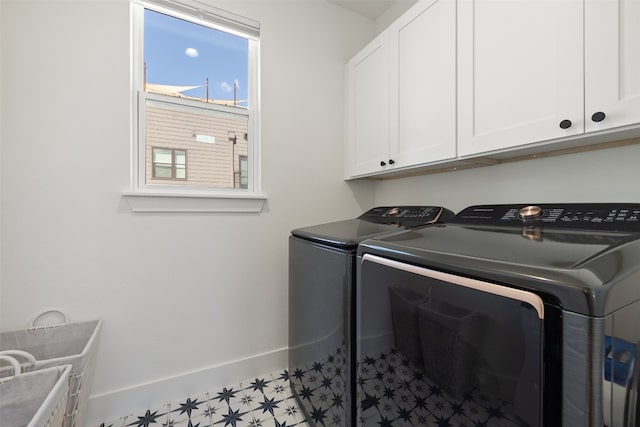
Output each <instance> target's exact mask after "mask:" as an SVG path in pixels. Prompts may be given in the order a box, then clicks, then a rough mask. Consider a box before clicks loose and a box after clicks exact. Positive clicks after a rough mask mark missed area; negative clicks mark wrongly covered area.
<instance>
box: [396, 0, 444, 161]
mask: <svg viewBox="0 0 640 427" xmlns="http://www.w3.org/2000/svg"><path fill="white" fill-rule="evenodd" d="M455 8H456V5H455V2H454V1H451V0H436V1H423V2H420V3H418V4H417V6H416V7H414V8H412V9H410V10H409V11H408V12H407V13H406V14H404V15H403V16H402V17H401V18H400V19H399V20H397V21H396V22H395V23H394V24H393V25H392V26H391V27H390V28H389V30H390V34H389V36H390V45H391V47H390V58H391V69H390V74H391V93H392V96H391V121H390V128H391V135H390V146H389V155H390V159H391V160H393V161H394V162H395V166H396V167H403V166H413V165H417V164H423V163H429V162H435V161H439V160H443V159H451V158H453V157H455V155H456V97H455V93H456V54H455V52H456V22H455V20H456V9H455Z"/></svg>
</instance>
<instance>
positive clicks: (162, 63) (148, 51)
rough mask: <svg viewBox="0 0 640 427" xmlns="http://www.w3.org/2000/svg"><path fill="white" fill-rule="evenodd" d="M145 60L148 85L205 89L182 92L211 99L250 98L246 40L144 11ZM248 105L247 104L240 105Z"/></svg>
mask: <svg viewBox="0 0 640 427" xmlns="http://www.w3.org/2000/svg"><path fill="white" fill-rule="evenodd" d="M144 20H145V22H144V58H145V62H146V64H147V83H155V84H164V85H178V86H200V85H201V86H202V87H201V88H198V89H193V90H190V91H186V92H183V93H184V94H185V95H189V96H195V97H200V98H204V97H205V91H206V89H205V81H206V78H207V77H208V78H209V98H210V99H233V84H234V82H237V99H238V100H246V99H247V81H248V79H247V70H248V42H247V40H246V39H244V38H242V37H238V36H234V35H231V34H227V33H224V32H222V31H217V30H214V29H211V28H208V27H204V26H201V25H197V24H193V23H190V22H187V21H183V20H181V19H177V18H173V17H170V16H167V15H163V14H161V13H157V12H154V11H151V10H148V9H145V14H144ZM240 105H244V106H246V104H240Z"/></svg>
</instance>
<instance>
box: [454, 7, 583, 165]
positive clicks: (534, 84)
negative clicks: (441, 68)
mask: <svg viewBox="0 0 640 427" xmlns="http://www.w3.org/2000/svg"><path fill="white" fill-rule="evenodd" d="M582 10H583V7H582V2H581V1H580V0H521V1H512V0H459V2H458V49H459V50H458V64H459V69H458V73H459V75H458V79H459V80H458V103H459V104H458V114H459V124H458V131H459V133H458V154H459V155H462V156H464V155H471V154H476V153H482V152H488V151H494V150H501V149H505V148H510V147H515V146H520V145H523V144H528V143H534V142H540V141H545V140H549V139H555V138H559V137H564V136H570V135H574V134H577V133H581V132H583V131H584V118H583V117H584V113H583V103H584V99H583V80H584V79H583V64H582V58H583V52H582V48H583V33H582V29H583V16H582ZM561 122H563V123H562V127H561Z"/></svg>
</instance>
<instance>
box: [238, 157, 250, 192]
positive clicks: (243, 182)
mask: <svg viewBox="0 0 640 427" xmlns="http://www.w3.org/2000/svg"><path fill="white" fill-rule="evenodd" d="M238 160H239V161H240V165H239V173H238V175H239V177H238V182H239V184H240V188H247V185H248V182H249V170H248V166H249V164H248V163H247V156H240V157H239V159H238Z"/></svg>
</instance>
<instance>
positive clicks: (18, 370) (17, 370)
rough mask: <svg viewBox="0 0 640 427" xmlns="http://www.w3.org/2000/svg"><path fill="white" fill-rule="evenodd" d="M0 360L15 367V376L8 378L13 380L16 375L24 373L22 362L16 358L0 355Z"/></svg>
mask: <svg viewBox="0 0 640 427" xmlns="http://www.w3.org/2000/svg"><path fill="white" fill-rule="evenodd" d="M0 360H6V361H7V362H9V364H10V365H11V366H12V367H13V376H11V377H8V378H13V377H15V376H16V375H20V373H21V372H22V368H21V367H20V362H18V361H17V360H16V359H15V357H11V356H6V355H4V354H0Z"/></svg>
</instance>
